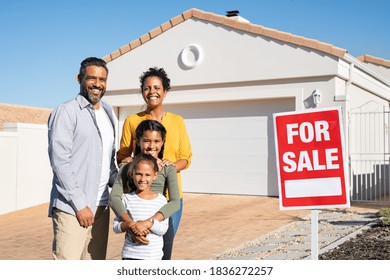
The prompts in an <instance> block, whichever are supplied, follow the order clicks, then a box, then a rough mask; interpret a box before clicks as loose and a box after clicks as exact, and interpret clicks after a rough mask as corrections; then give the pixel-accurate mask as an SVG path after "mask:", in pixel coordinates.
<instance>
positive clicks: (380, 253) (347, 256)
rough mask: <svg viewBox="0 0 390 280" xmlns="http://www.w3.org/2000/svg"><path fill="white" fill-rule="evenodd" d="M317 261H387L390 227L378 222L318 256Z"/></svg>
mask: <svg viewBox="0 0 390 280" xmlns="http://www.w3.org/2000/svg"><path fill="white" fill-rule="evenodd" d="M318 259H319V260H389V259H390V226H388V225H382V223H381V222H380V221H378V223H376V224H374V225H373V226H372V227H371V228H369V229H367V230H364V231H362V233H361V234H358V235H356V237H354V238H352V239H350V240H348V241H346V242H344V243H343V244H341V245H339V246H337V247H336V248H334V249H332V250H330V251H328V252H326V253H323V254H321V255H320V256H318Z"/></svg>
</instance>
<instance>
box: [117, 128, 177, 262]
mask: <svg viewBox="0 0 390 280" xmlns="http://www.w3.org/2000/svg"><path fill="white" fill-rule="evenodd" d="M135 135H136V148H135V151H134V155H138V154H140V153H143V154H149V155H151V156H153V157H154V158H156V160H157V163H158V165H159V172H158V176H157V179H155V180H154V181H153V183H152V185H151V189H152V190H153V191H154V192H157V193H160V194H163V195H166V193H167V192H169V200H168V203H167V204H166V205H164V206H163V207H162V208H161V209H160V210H159V211H158V212H157V213H156V214H155V215H154V216H153V217H151V219H157V220H158V221H164V220H165V219H168V218H170V217H171V216H172V215H173V213H175V212H176V211H177V210H179V205H180V202H179V200H180V195H179V187H178V184H177V175H176V170H175V168H174V167H173V166H172V165H166V164H164V163H163V160H162V155H163V152H164V143H165V139H166V130H165V128H164V126H163V125H162V124H161V123H159V122H157V121H154V120H145V121H142V122H141V123H140V124H139V125H138V127H137V129H136V132H135ZM129 168H131V163H127V164H124V165H122V166H121V168H120V170H119V174H118V177H117V179H116V181H115V183H114V185H113V187H112V190H111V194H110V200H109V204H110V207H111V208H112V210H113V211H114V212H115V214H116V216H117V217H118V218H120V219H121V220H122V221H123V222H126V223H130V231H131V234H132V236H133V239H134V241H135V242H136V243H138V244H148V240H147V239H146V238H145V236H146V235H147V234H148V233H149V232H150V227H151V223H150V219H147V220H144V221H133V220H132V219H131V217H130V216H129V214H128V213H127V211H126V209H125V207H124V205H123V202H122V196H123V189H124V188H127V187H128V186H129V182H128V176H127V174H128V170H129ZM171 222H172V220H171V219H169V228H168V231H167V232H166V233H165V234H164V247H163V251H164V256H163V260H169V259H171V254H172V247H173V238H174V232H173V226H172V224H171Z"/></svg>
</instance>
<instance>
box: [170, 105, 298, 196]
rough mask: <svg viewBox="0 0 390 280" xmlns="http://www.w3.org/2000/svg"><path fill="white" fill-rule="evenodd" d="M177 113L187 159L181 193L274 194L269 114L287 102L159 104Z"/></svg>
mask: <svg viewBox="0 0 390 280" xmlns="http://www.w3.org/2000/svg"><path fill="white" fill-rule="evenodd" d="M165 108H166V110H167V111H171V112H175V113H178V114H180V115H182V116H183V117H184V119H185V123H186V126H187V130H188V134H189V137H190V140H191V145H192V150H193V159H192V164H191V166H190V167H189V169H187V170H185V171H183V172H182V177H183V191H185V192H196V193H219V194H245V195H267V196H278V183H277V173H276V161H275V143H274V133H273V115H272V114H273V113H275V112H286V111H293V110H295V104H294V100H293V99H273V100H253V101H245V102H243V101H241V102H226V103H206V104H191V105H177V106H165Z"/></svg>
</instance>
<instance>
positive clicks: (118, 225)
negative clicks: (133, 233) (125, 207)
mask: <svg viewBox="0 0 390 280" xmlns="http://www.w3.org/2000/svg"><path fill="white" fill-rule="evenodd" d="M121 224H122V220H121V219H119V218H116V217H115V219H114V226H113V230H114V232H115V233H123V231H122V230H121Z"/></svg>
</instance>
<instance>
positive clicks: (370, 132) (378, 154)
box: [348, 102, 390, 202]
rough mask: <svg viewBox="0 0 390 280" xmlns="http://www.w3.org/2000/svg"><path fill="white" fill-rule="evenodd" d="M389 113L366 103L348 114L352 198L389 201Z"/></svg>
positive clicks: (377, 105) (375, 104)
mask: <svg viewBox="0 0 390 280" xmlns="http://www.w3.org/2000/svg"><path fill="white" fill-rule="evenodd" d="M389 118H390V112H389V110H388V108H386V107H384V106H382V105H379V104H377V103H375V102H369V103H367V104H364V105H363V106H361V107H359V108H355V109H352V110H351V111H350V116H349V137H348V138H349V141H348V142H349V157H350V160H349V163H350V182H351V187H352V190H351V200H352V201H370V202H386V201H387V202H390V166H389V157H390V150H389V148H390V142H389V141H390V138H389V124H390V119H389Z"/></svg>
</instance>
